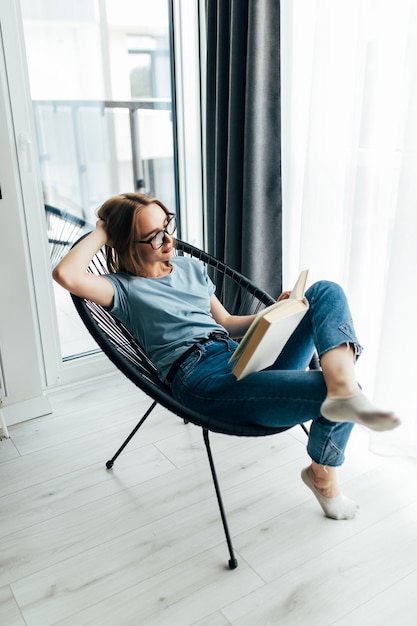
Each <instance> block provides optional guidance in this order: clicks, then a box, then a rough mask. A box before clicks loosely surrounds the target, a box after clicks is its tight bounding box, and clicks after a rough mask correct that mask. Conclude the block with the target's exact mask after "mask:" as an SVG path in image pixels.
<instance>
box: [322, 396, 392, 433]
mask: <svg viewBox="0 0 417 626" xmlns="http://www.w3.org/2000/svg"><path fill="white" fill-rule="evenodd" d="M320 412H321V414H322V415H323V417H325V418H326V419H328V420H330V421H331V422H353V423H355V424H361V425H362V426H367V427H368V428H371V429H372V430H379V431H382V430H392V429H393V428H396V427H397V426H399V425H400V424H401V422H400V420H399V419H398V417H396V416H395V415H394V413H392V412H391V411H381V410H380V409H377V408H376V407H375V406H374V405H373V404H372V402H370V401H369V400H368V398H367V397H366V396H365V395H364V394H363V393H362V392H359V393H356V394H354V395H351V396H333V397H330V396H328V397H327V398H326V400H325V401H324V402H323V404H322V405H321V409H320Z"/></svg>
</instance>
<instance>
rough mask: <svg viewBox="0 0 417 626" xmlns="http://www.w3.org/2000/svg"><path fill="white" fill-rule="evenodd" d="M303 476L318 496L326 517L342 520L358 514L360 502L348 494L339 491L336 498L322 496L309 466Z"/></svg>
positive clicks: (302, 473)
mask: <svg viewBox="0 0 417 626" xmlns="http://www.w3.org/2000/svg"><path fill="white" fill-rule="evenodd" d="M301 478H302V479H303V481H304V483H305V484H306V485H307V487H308V488H309V489H311V491H312V492H313V493H314V495H315V496H316V498H317V500H318V502H319V504H320V506H321V508H322V509H323V511H324V514H325V515H326V517H331V518H332V519H339V520H340V519H353V518H354V517H355V516H356V514H357V512H358V510H359V504H357V503H356V502H354V501H353V500H350V499H349V498H346V496H344V495H343V494H342V493H339V495H338V496H336V497H335V498H326V497H325V496H322V495H321V493H320V492H319V491H318V490H317V489H316V488H315V486H314V484H313V481H312V480H311V479H310V475H309V473H308V468H307V467H306V468H305V469H303V470H302V472H301Z"/></svg>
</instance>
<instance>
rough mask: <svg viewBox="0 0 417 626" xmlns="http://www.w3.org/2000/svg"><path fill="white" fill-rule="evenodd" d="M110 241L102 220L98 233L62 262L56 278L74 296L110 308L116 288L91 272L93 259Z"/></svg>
mask: <svg viewBox="0 0 417 626" xmlns="http://www.w3.org/2000/svg"><path fill="white" fill-rule="evenodd" d="M106 242H107V233H106V231H105V228H104V222H102V221H101V220H99V221H98V222H97V225H96V228H95V230H93V231H92V232H91V233H90V234H89V235H87V236H86V237H85V238H84V239H82V240H81V241H80V242H79V243H78V244H77V245H76V246H74V247H73V248H71V250H70V251H69V252H68V254H67V255H66V256H65V257H64V258H63V259H62V261H60V262H59V263H58V265H57V266H56V267H55V269H54V270H53V272H52V276H53V278H54V280H56V281H57V283H59V284H60V285H61V286H62V287H64V289H67V290H68V291H70V292H71V293H73V294H74V295H76V296H79V297H80V298H87V299H88V300H91V301H92V302H96V303H97V304H100V305H101V306H106V307H109V306H111V305H112V304H113V298H114V290H113V285H112V284H111V282H110V281H108V280H107V279H106V278H103V276H96V275H94V274H90V273H88V272H87V268H88V266H89V264H90V261H91V259H92V258H93V257H94V255H95V254H96V252H97V251H98V250H100V248H101V247H102V246H103V245H104V244H105V243H106Z"/></svg>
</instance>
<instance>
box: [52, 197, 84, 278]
mask: <svg viewBox="0 0 417 626" xmlns="http://www.w3.org/2000/svg"><path fill="white" fill-rule="evenodd" d="M45 215H46V230H47V233H48V242H49V256H50V259H51V266H52V268H54V267H55V265H57V264H58V263H59V261H60V260H61V259H62V258H63V257H64V256H65V254H66V253H67V252H68V250H69V249H70V248H71V246H72V245H73V244H74V242H75V241H77V239H79V237H80V236H81V235H82V234H84V233H85V232H86V231H88V230H91V229H92V226H91V224H89V223H88V222H86V221H85V220H83V219H82V218H81V217H77V216H76V215H73V214H72V213H68V211H64V210H62V209H58V208H57V207H54V206H51V205H50V204H45Z"/></svg>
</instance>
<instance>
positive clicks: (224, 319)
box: [210, 295, 256, 339]
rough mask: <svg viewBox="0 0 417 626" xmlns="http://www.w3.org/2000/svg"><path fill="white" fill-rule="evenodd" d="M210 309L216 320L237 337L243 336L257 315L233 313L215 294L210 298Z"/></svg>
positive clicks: (232, 335) (231, 334)
mask: <svg viewBox="0 0 417 626" xmlns="http://www.w3.org/2000/svg"><path fill="white" fill-rule="evenodd" d="M210 309H211V314H212V316H213V317H214V319H215V320H216V322H217V323H218V324H221V325H222V326H223V327H224V328H225V329H226V330H227V332H228V333H229V335H230V336H231V337H233V338H235V339H239V338H240V337H243V335H244V334H245V332H246V331H247V330H248V328H249V326H250V325H251V323H252V322H253V320H254V319H255V317H256V315H231V314H230V313H229V312H228V311H227V310H226V309H225V308H224V306H223V305H222V303H221V302H220V300H219V299H218V298H217V297H216V296H215V295H212V296H211V298H210Z"/></svg>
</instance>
